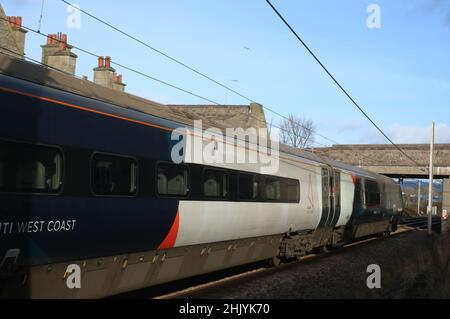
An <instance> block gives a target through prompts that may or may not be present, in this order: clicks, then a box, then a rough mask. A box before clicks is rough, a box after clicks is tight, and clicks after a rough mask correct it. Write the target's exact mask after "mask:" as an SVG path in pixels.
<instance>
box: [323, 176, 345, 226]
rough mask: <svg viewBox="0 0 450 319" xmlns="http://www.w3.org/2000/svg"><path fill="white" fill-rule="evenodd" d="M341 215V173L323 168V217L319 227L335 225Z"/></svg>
mask: <svg viewBox="0 0 450 319" xmlns="http://www.w3.org/2000/svg"><path fill="white" fill-rule="evenodd" d="M340 215H341V173H340V172H337V171H335V170H333V169H329V168H322V218H321V220H320V224H319V227H334V226H336V224H337V222H338V221H339V217H340Z"/></svg>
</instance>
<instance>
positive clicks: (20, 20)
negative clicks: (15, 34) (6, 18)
mask: <svg viewBox="0 0 450 319" xmlns="http://www.w3.org/2000/svg"><path fill="white" fill-rule="evenodd" d="M17 24H18V27H19V28H22V17H17Z"/></svg>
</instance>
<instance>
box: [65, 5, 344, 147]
mask: <svg viewBox="0 0 450 319" xmlns="http://www.w3.org/2000/svg"><path fill="white" fill-rule="evenodd" d="M60 1H61V2H63V3H64V4H66V5H68V6H70V7H72V8H74V9H76V10H79V11H80V12H82V13H84V14H85V15H87V16H88V17H90V18H92V19H94V20H96V21H98V22H100V23H101V24H103V25H105V26H107V27H109V28H111V29H113V30H115V31H116V32H118V33H120V34H122V35H124V36H126V37H128V38H129V39H131V40H133V41H136V42H137V43H139V44H141V45H143V46H145V47H147V48H148V49H150V50H152V51H154V52H156V53H157V54H159V55H161V56H163V57H165V58H167V59H169V60H171V61H172V62H175V63H176V64H178V65H180V66H182V67H184V68H186V69H188V70H190V71H192V72H194V73H196V74H197V75H199V76H201V77H203V78H205V79H207V80H208V81H211V82H213V83H214V84H216V85H218V86H220V87H222V88H224V89H226V90H228V91H230V92H232V93H234V94H236V95H238V96H240V97H241V98H243V99H245V100H247V101H248V102H250V103H258V102H256V101H255V100H254V99H251V98H249V97H247V96H246V95H244V94H242V93H240V92H238V91H236V90H234V89H232V88H231V87H229V86H227V85H225V84H223V83H221V82H219V81H217V80H215V79H213V78H212V77H211V76H209V75H207V74H205V73H204V72H201V71H199V70H198V69H197V68H194V67H192V66H189V65H188V64H187V63H185V62H182V61H181V60H180V59H177V58H174V57H172V56H171V55H169V54H168V53H166V52H164V51H162V50H160V49H157V48H155V47H154V46H152V45H151V44H149V43H147V42H144V41H143V40H141V39H139V38H137V37H136V36H133V35H132V34H130V33H129V32H126V31H124V30H122V29H120V28H118V27H116V26H114V25H113V24H112V23H109V22H107V21H105V20H104V19H102V18H100V17H98V16H97V15H95V14H93V13H91V12H88V11H86V10H84V9H81V8H79V7H78V6H76V5H74V4H72V3H70V2H69V1H67V0H60ZM262 107H263V108H264V109H265V110H267V111H269V112H271V113H273V114H275V115H277V116H280V117H281V118H284V119H286V120H289V118H288V117H287V116H285V115H283V114H281V113H279V112H277V111H275V110H274V109H272V108H270V107H267V106H265V105H262ZM300 126H302V125H300ZM302 127H303V128H304V129H308V128H306V127H305V126H302ZM315 134H316V135H317V136H320V137H321V138H323V139H325V140H327V141H329V142H332V143H335V144H339V143H338V142H336V141H334V140H332V139H330V138H328V137H326V136H324V135H322V134H319V133H317V132H316V133H315Z"/></svg>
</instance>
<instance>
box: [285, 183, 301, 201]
mask: <svg viewBox="0 0 450 319" xmlns="http://www.w3.org/2000/svg"><path fill="white" fill-rule="evenodd" d="M286 184H287V185H286V187H287V201H288V202H289V203H298V202H300V182H299V181H298V180H287V183H286Z"/></svg>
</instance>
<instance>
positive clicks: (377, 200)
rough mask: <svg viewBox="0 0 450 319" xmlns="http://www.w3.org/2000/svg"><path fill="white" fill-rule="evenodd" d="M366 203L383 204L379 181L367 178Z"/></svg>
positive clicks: (370, 204)
mask: <svg viewBox="0 0 450 319" xmlns="http://www.w3.org/2000/svg"><path fill="white" fill-rule="evenodd" d="M365 187H366V205H367V206H379V205H380V204H381V195H380V187H379V185H378V183H377V182H375V181H371V180H366V181H365Z"/></svg>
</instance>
